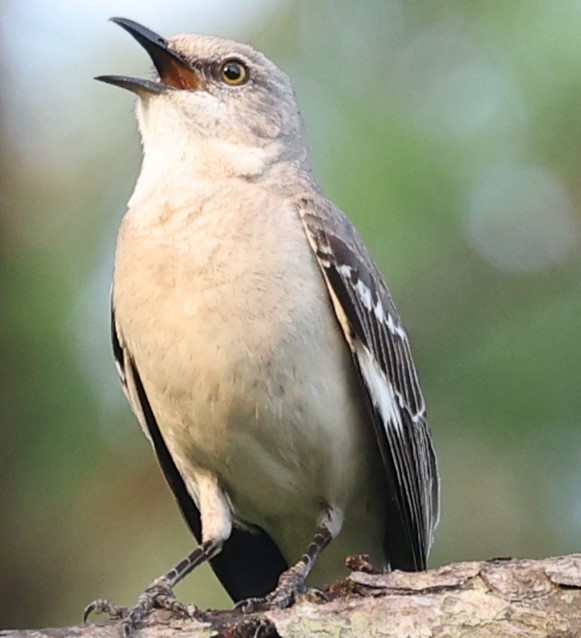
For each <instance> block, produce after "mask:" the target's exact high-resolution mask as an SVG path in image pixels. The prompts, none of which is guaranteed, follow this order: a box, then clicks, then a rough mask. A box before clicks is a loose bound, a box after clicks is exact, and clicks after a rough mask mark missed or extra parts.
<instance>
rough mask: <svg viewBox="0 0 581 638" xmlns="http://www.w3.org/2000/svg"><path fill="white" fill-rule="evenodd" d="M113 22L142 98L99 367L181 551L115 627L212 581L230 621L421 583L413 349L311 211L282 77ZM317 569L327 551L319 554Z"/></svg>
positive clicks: (236, 53)
mask: <svg viewBox="0 0 581 638" xmlns="http://www.w3.org/2000/svg"><path fill="white" fill-rule="evenodd" d="M113 21H114V22H116V23H117V24H118V25H120V26H121V27H123V28H124V29H125V30H126V31H128V32H129V33H130V34H131V35H132V36H133V37H134V38H135V39H136V40H137V41H138V42H139V43H140V44H141V45H142V46H143V47H144V48H145V50H146V51H147V52H148V54H149V55H150V57H151V59H152V61H153V64H154V65H155V68H156V70H157V77H156V78H155V79H154V80H144V79H137V78H133V77H125V76H102V77H99V78H97V79H99V80H102V81H104V82H108V83H109V84H113V85H116V86H120V87H122V88H125V89H129V90H130V91H132V92H133V93H136V94H137V95H138V97H139V100H138V104H137V120H138V123H139V129H140V132H141V136H142V140H143V154H144V157H143V165H142V169H141V174H140V176H139V178H138V180H137V184H136V186H135V191H134V193H133V195H132V197H131V199H130V201H129V205H128V211H127V213H126V215H125V217H124V219H123V222H122V224H121V229H120V231H119V237H118V243H117V251H116V258H115V275H114V282H113V289H112V318H111V328H112V334H113V350H114V354H115V358H116V361H117V365H118V370H119V375H120V377H121V381H122V384H123V388H124V390H125V393H126V395H127V398H128V400H129V403H130V404H131V408H132V409H133V412H134V413H135V414H136V416H137V418H138V419H139V421H140V423H141V426H142V427H143V430H144V432H145V434H146V436H147V437H148V438H149V440H150V441H151V443H152V445H153V448H154V450H155V453H156V455H157V458H158V461H159V463H160V465H161V468H162V470H163V473H164V475H165V478H166V480H167V482H168V483H169V485H170V487H171V489H172V490H173V493H174V495H175V497H176V499H177V501H178V504H179V506H180V508H181V511H182V513H183V515H184V516H185V519H186V521H187V523H188V525H189V527H190V529H191V530H192V532H193V534H194V536H195V537H196V539H197V541H198V543H199V547H198V548H197V549H196V550H194V551H193V552H192V554H190V555H189V556H188V557H187V558H185V559H184V560H183V561H182V562H181V563H179V564H178V565H177V566H176V567H175V568H174V569H173V570H171V571H170V572H168V573H167V574H165V575H163V576H162V577H161V578H158V579H156V580H155V581H154V582H153V583H152V584H151V586H150V587H149V588H148V589H147V590H146V591H145V592H144V594H142V595H141V596H140V598H139V599H138V603H137V604H136V605H135V606H134V607H133V608H132V609H131V610H129V611H127V610H124V609H122V608H118V607H116V606H114V605H112V604H109V603H107V602H105V601H102V600H100V601H95V602H94V603H92V604H91V605H90V606H89V608H88V609H87V613H90V611H93V610H96V609H97V610H102V611H104V610H107V611H109V612H112V613H118V615H121V614H124V615H125V631H126V633H127V634H129V633H130V632H131V630H132V628H133V627H135V626H136V625H138V624H139V623H140V622H141V621H142V619H143V618H144V616H146V615H147V614H148V613H149V612H150V611H151V609H152V608H153V607H154V606H164V607H169V608H172V609H175V610H178V611H182V612H183V611H184V610H185V607H184V606H183V605H181V604H180V603H178V602H177V601H176V600H175V598H174V597H173V591H172V588H173V587H174V585H175V584H176V583H177V582H178V581H179V580H181V579H182V578H183V577H184V576H185V575H186V574H188V573H189V572H190V571H191V570H192V569H193V568H194V567H196V566H197V565H199V564H200V563H202V562H204V561H210V564H211V565H212V567H213V569H214V571H215V572H216V574H217V575H218V578H219V579H220V580H221V582H222V584H223V585H224V587H225V588H226V590H227V591H228V592H229V594H230V596H231V597H232V598H233V600H234V601H236V602H240V601H246V602H245V603H244V604H243V606H244V608H245V609H250V610H253V609H262V608H264V607H265V606H279V607H284V606H288V605H289V604H291V603H292V601H293V600H294V596H295V594H296V593H297V592H298V591H300V590H301V589H302V588H303V587H304V584H305V580H306V579H307V578H308V582H309V584H312V585H322V584H324V583H328V582H329V581H332V580H334V579H336V578H337V577H339V576H341V575H343V574H344V571H345V566H344V565H345V558H346V557H347V556H348V555H351V554H363V553H364V554H368V555H369V556H370V559H371V561H372V562H373V563H374V564H375V565H376V566H378V567H379V568H380V569H383V570H387V569H395V568H397V569H404V570H410V571H414V570H422V569H424V568H425V567H426V559H427V556H428V552H429V549H430V546H431V544H432V536H433V532H434V528H435V526H436V522H437V519H438V500H439V498H438V497H439V481H438V472H437V468H436V459H435V455H434V451H433V448H432V442H431V438H430V433H429V430H428V427H427V425H426V420H425V414H426V413H425V406H424V399H423V397H422V393H421V391H420V387H419V384H418V378H417V375H416V370H415V368H414V364H413V361H412V356H411V352H410V346H409V341H408V337H407V335H406V332H405V331H404V329H403V327H402V325H401V322H400V319H399V315H398V313H397V311H396V309H395V306H394V304H393V301H392V299H391V297H390V294H389V292H388V289H387V287H386V285H385V282H384V280H383V277H382V276H381V273H380V272H379V270H378V269H377V266H376V265H375V263H374V262H373V260H372V258H371V257H370V255H369V252H368V250H367V248H366V247H365V246H364V244H363V243H362V241H361V239H360V237H359V235H358V234H357V231H356V230H355V229H354V227H353V226H352V225H351V224H350V222H349V221H348V220H347V219H346V218H345V216H344V214H343V213H342V212H341V211H340V210H339V209H338V208H337V207H336V206H335V205H334V204H333V203H332V202H330V201H329V200H327V199H325V197H324V196H323V195H322V193H321V189H320V187H319V185H318V184H317V182H316V180H315V177H314V176H313V173H312V168H311V160H310V155H309V150H308V146H307V142H306V140H305V136H304V133H303V124H302V120H301V116H300V113H299V110H298V107H297V105H296V102H295V97H294V94H293V90H292V87H291V84H290V81H289V79H288V77H287V76H286V75H285V73H283V72H282V71H281V70H280V69H279V68H278V67H277V66H275V64H273V63H272V62H271V61H270V60H269V59H267V58H266V57H265V56H264V55H262V54H261V53H259V52H257V51H255V50H254V49H252V48H250V47H249V46H246V45H243V44H239V43H237V42H232V41H228V40H221V39H218V38H213V37H204V36H198V35H179V36H176V37H174V38H171V39H170V40H165V39H164V38H162V37H160V36H159V35H157V34H155V33H153V32H152V31H150V30H148V29H146V28H145V27H143V26H141V25H139V24H137V23H135V22H133V21H131V20H126V19H122V18H114V19H113ZM323 550H324V551H323Z"/></svg>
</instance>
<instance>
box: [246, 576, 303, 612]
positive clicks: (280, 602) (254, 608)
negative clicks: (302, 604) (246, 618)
mask: <svg viewBox="0 0 581 638" xmlns="http://www.w3.org/2000/svg"><path fill="white" fill-rule="evenodd" d="M306 592H307V587H306V585H305V579H304V576H303V574H302V573H300V572H299V571H297V570H295V569H293V568H291V569H289V570H287V571H286V572H283V574H281V576H280V578H279V580H278V585H277V587H276V589H274V590H273V591H271V592H270V593H269V594H267V595H266V596H264V597H263V598H247V599H246V600H241V601H240V602H239V603H237V605H236V607H235V609H237V610H239V611H240V612H242V613H243V614H253V613H255V612H260V611H268V610H270V609H287V608H288V607H291V606H292V605H293V604H294V603H295V602H296V600H297V598H298V596H299V595H301V594H304V593H306Z"/></svg>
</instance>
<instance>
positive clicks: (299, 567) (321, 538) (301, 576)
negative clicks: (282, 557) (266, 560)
mask: <svg viewBox="0 0 581 638" xmlns="http://www.w3.org/2000/svg"><path fill="white" fill-rule="evenodd" d="M333 538H334V535H333V534H332V533H331V531H330V530H329V528H328V527H327V526H326V525H325V524H320V525H319V526H318V527H317V531H316V533H315V536H314V538H313V540H312V542H311V544H310V545H309V547H308V548H307V551H306V552H305V553H304V554H303V555H302V556H301V557H300V559H299V561H298V562H297V563H296V564H295V565H293V566H292V567H291V568H290V569H287V570H286V571H284V572H283V573H282V574H281V575H280V577H279V579H278V585H277V587H276V589H274V590H273V591H271V592H270V594H268V595H267V596H265V597H264V598H248V599H247V600H242V601H240V602H239V603H238V604H237V605H236V609H239V610H240V611H242V612H243V613H253V612H256V611H266V610H268V609H286V608H287V607H290V606H291V605H292V604H293V603H294V602H295V599H296V596H297V594H299V593H302V592H304V591H305V589H306V585H305V581H306V579H307V577H308V576H309V574H310V573H311V570H312V569H313V566H314V564H315V563H316V561H317V559H318V558H319V555H320V554H321V552H322V551H323V550H324V549H325V547H327V545H328V544H329V543H330V542H331V541H332V540H333Z"/></svg>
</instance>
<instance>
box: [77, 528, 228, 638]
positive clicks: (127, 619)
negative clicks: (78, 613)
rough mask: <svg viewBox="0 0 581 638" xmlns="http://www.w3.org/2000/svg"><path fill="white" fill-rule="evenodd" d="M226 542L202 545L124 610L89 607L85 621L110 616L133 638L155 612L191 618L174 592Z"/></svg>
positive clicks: (97, 603)
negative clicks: (118, 620) (136, 630)
mask: <svg viewBox="0 0 581 638" xmlns="http://www.w3.org/2000/svg"><path fill="white" fill-rule="evenodd" d="M222 544H223V541H216V540H208V541H205V542H203V543H202V544H201V545H200V547H197V548H196V549H195V550H194V551H193V552H192V553H191V554H189V555H188V556H186V558H184V559H183V560H182V561H180V562H179V563H178V564H177V565H176V566H175V567H174V568H173V569H171V570H170V571H169V572H167V573H166V574H163V576H160V577H159V578H156V579H155V580H154V581H153V582H152V583H151V585H149V587H148V588H147V589H146V590H145V591H144V592H143V593H142V594H141V596H139V598H138V599H137V603H136V604H135V605H134V606H133V607H131V608H127V607H121V606H119V605H115V604H113V603H111V602H109V601H108V600H103V599H99V600H94V601H93V602H92V603H91V604H89V605H87V607H86V608H85V611H84V613H83V621H84V622H86V621H87V619H88V617H89V616H90V615H91V614H92V613H93V612H102V613H106V614H109V616H110V618H111V619H122V620H123V635H124V636H125V638H130V636H131V635H132V633H133V631H134V630H135V629H136V628H137V627H138V626H139V625H141V624H142V622H143V620H144V619H145V618H147V616H149V615H150V614H151V612H152V611H153V610H154V609H166V610H168V611H172V612H174V613H176V614H178V615H180V616H183V617H185V618H191V617H193V616H194V614H191V613H190V612H189V611H188V608H187V607H186V606H185V605H184V604H183V603H181V602H180V601H178V600H177V599H176V597H175V596H174V593H173V588H174V587H175V586H176V585H177V584H178V583H179V582H180V581H181V580H182V579H183V578H185V577H186V576H187V575H188V574H189V573H190V572H191V571H192V569H194V568H195V567H197V566H198V565H200V564H201V563H204V562H206V561H208V560H211V559H212V558H214V556H216V554H218V553H219V552H220V550H221V549H222Z"/></svg>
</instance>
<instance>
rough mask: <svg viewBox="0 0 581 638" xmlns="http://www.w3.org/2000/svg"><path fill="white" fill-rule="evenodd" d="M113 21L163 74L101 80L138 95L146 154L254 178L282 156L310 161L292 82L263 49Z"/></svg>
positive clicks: (98, 78)
mask: <svg viewBox="0 0 581 638" xmlns="http://www.w3.org/2000/svg"><path fill="white" fill-rule="evenodd" d="M112 21H113V22H115V23H116V24H118V25H119V26H121V27H123V28H124V29H125V30H126V31H128V32H129V33H130V34H131V35H132V36H133V37H134V38H135V39H136V40H137V42H139V44H141V45H142V46H143V48H144V49H145V50H146V51H147V53H148V54H149V56H150V58H151V60H152V61H153V64H154V66H155V69H156V71H157V77H156V78H155V79H153V80H147V79H140V78H134V77H127V76H113V75H106V76H99V77H97V78H96V79H97V80H101V81H103V82H107V83H109V84H113V85H116V86H120V87H122V88H124V89H128V90H130V91H132V92H133V93H136V94H137V95H138V96H139V98H140V99H139V102H138V107H137V119H138V122H139V128H140V131H141V134H142V138H143V143H144V151H145V156H146V157H147V154H148V153H150V152H152V151H153V152H155V153H157V154H158V155H160V153H159V151H160V150H161V149H165V150H166V153H164V154H165V155H167V154H168V153H169V155H170V156H173V157H174V159H175V158H176V157H178V156H179V158H180V159H181V160H184V161H187V160H188V158H189V156H190V155H191V159H195V160H196V161H198V162H201V163H202V164H204V162H205V163H206V164H207V166H206V168H207V169H208V170H209V171H217V172H220V171H223V172H225V173H226V174H228V173H229V172H230V173H232V174H237V173H239V174H240V175H245V174H247V175H248V176H254V175H255V174H260V172H261V171H262V170H264V167H265V166H267V165H268V164H271V163H272V162H273V161H276V160H279V159H288V160H290V161H298V162H300V163H304V164H305V166H306V165H308V163H309V158H308V156H309V153H308V150H307V148H306V144H305V143H304V142H303V133H302V120H301V116H300V113H299V110H298V107H297V105H296V100H295V97H294V94H293V90H292V86H291V83H290V80H289V78H288V76H287V75H286V74H285V73H284V72H283V71H282V70H281V69H279V68H278V67H277V66H276V65H275V64H274V63H273V62H271V61H270V60H269V59H268V58H267V57H266V56H264V55H263V54H262V53H260V52H258V51H256V50H254V49H253V48H252V47H250V46H247V45H244V44H240V43H238V42H234V41H232V40H223V39H220V38H215V37H209V36H200V35H178V36H175V37H173V38H170V39H168V40H166V39H164V38H163V37H161V36H159V35H157V34H156V33H154V32H153V31H150V30H149V29H147V28H145V27H143V26H141V25H140V24H138V23H136V22H133V21H132V20H127V19H125V18H112ZM171 149H175V153H173V152H171ZM209 158H212V159H211V161H210V160H209ZM213 163H214V164H216V165H214V164H213Z"/></svg>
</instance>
